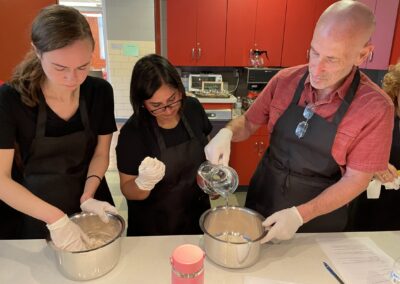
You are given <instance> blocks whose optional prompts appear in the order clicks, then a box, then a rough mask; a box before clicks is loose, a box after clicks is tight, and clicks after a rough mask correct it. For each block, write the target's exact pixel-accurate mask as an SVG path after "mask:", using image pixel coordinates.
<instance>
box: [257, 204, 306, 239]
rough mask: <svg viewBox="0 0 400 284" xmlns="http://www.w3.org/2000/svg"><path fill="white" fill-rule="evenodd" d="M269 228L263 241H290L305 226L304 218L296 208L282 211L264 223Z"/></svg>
mask: <svg viewBox="0 0 400 284" xmlns="http://www.w3.org/2000/svg"><path fill="white" fill-rule="evenodd" d="M262 224H263V226H264V227H267V228H269V231H268V233H267V235H266V236H265V237H264V238H263V239H262V240H261V243H262V244H263V243H266V242H269V241H271V240H272V239H276V240H289V239H291V238H293V236H294V234H295V233H296V231H297V230H298V229H299V228H300V226H301V225H303V218H302V217H301V215H300V213H299V211H298V210H297V208H296V207H295V206H293V207H291V208H287V209H283V210H280V211H278V212H275V213H274V214H272V215H271V216H269V217H268V218H267V219H265V221H264V222H263V223H262Z"/></svg>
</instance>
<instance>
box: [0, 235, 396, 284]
mask: <svg viewBox="0 0 400 284" xmlns="http://www.w3.org/2000/svg"><path fill="white" fill-rule="evenodd" d="M323 236H329V237H330V236H334V237H343V238H347V237H354V236H363V237H369V238H370V239H371V240H372V241H374V242H375V243H376V245H377V246H378V247H380V248H381V249H382V250H383V251H385V252H386V253H387V254H388V255H389V256H391V257H393V258H396V257H398V256H400V245H399V243H400V232H369V233H329V234H296V236H295V238H294V239H293V240H290V241H286V242H282V243H280V244H265V245H263V247H262V251H261V257H260V260H259V261H258V262H257V263H256V264H255V265H253V266H252V267H249V268H245V269H226V268H223V267H220V266H218V265H216V264H214V263H213V262H211V261H210V260H208V259H206V261H205V282H204V283H205V284H214V283H217V284H242V283H243V281H244V277H245V276H254V277H259V278H269V279H275V280H281V281H288V282H295V283H307V284H313V283H316V284H337V283H338V282H337V281H336V280H335V279H334V278H333V277H332V275H330V274H329V273H328V272H327V271H326V270H325V269H324V267H323V265H322V261H327V256H326V255H325V254H324V253H323V251H322V250H321V248H320V247H319V245H318V244H317V242H316V237H323ZM201 238H202V237H201V236H199V235H197V236H163V237H124V238H123V239H122V252H121V258H120V261H119V263H118V264H117V266H116V267H115V268H114V269H113V270H112V271H111V272H109V273H108V274H106V275H104V276H103V277H101V278H99V279H95V280H92V281H86V282H80V283H99V284H102V283H107V284H108V283H118V284H123V283H139V284H147V283H148V284H163V283H166V284H168V283H170V276H171V267H170V262H169V257H170V255H171V252H172V251H173V249H174V248H175V247H177V246H179V245H181V244H184V243H192V244H197V245H199V242H200V240H201ZM0 283H13V284H14V283H15V284H19V283H23V284H25V283H27V284H28V283H29V284H31V283H41V284H47V283H48V284H55V283H57V284H59V283H77V282H74V281H70V280H68V279H66V278H64V276H62V275H61V274H60V272H59V271H58V269H57V267H56V263H55V259H54V256H53V254H52V251H50V249H49V248H48V247H47V245H46V243H45V241H44V240H10V241H8V240H1V241H0ZM78 283H79V282H78Z"/></svg>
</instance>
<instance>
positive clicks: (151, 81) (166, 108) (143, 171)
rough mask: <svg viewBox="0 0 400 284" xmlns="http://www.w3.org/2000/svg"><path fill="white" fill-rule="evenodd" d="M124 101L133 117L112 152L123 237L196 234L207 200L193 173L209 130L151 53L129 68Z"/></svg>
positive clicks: (167, 67) (174, 75)
mask: <svg viewBox="0 0 400 284" xmlns="http://www.w3.org/2000/svg"><path fill="white" fill-rule="evenodd" d="M130 99H131V104H132V107H133V111H134V114H133V115H132V116H131V117H130V118H129V120H128V121H127V122H126V123H125V125H124V126H123V127H122V129H121V132H120V135H119V139H118V145H117V148H116V150H117V164H118V170H119V174H120V181H121V191H122V193H123V194H124V196H125V197H126V199H127V203H128V236H143V235H177V234H198V233H201V230H200V227H199V217H200V215H201V214H202V212H204V211H205V210H207V209H208V208H210V201H209V198H208V195H206V194H204V193H203V192H202V191H201V189H200V188H199V187H198V186H197V183H196V173H197V169H198V167H199V166H200V164H201V163H202V162H204V161H205V154H204V151H203V149H204V146H205V145H206V144H207V136H208V134H209V133H210V132H211V129H212V126H211V123H210V121H209V120H208V118H207V115H206V113H205V111H204V109H203V108H202V106H201V104H200V103H199V101H198V100H196V99H194V98H191V97H186V94H185V89H184V87H183V85H182V82H181V80H180V77H179V74H178V72H177V71H176V69H175V68H174V67H173V66H172V65H171V64H170V63H169V62H168V60H166V59H165V58H163V57H161V56H159V55H156V54H152V55H148V56H146V57H143V58H142V59H140V60H139V61H138V62H137V63H136V64H135V67H134V69H133V72H132V78H131V87H130Z"/></svg>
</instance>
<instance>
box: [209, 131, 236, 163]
mask: <svg viewBox="0 0 400 284" xmlns="http://www.w3.org/2000/svg"><path fill="white" fill-rule="evenodd" d="M232 136H233V133H232V130H230V129H228V128H222V129H221V130H220V131H218V133H217V134H216V135H215V136H214V138H213V139H211V141H210V142H208V144H207V145H206V147H205V148H204V152H205V153H206V159H207V160H209V161H210V162H211V163H212V164H214V165H219V164H222V165H224V166H228V164H229V156H230V154H231V140H232Z"/></svg>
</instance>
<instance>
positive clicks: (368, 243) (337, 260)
mask: <svg viewBox="0 0 400 284" xmlns="http://www.w3.org/2000/svg"><path fill="white" fill-rule="evenodd" d="M317 242H318V243H319V245H320V247H321V248H322V250H323V251H324V252H325V254H326V255H327V256H328V258H329V259H330V261H331V263H332V265H331V266H332V269H333V270H334V271H335V272H336V273H337V274H338V275H339V277H341V279H342V280H343V281H344V282H345V283H352V284H377V283H379V284H390V283H391V282H390V272H391V270H392V266H393V262H394V260H393V259H392V258H391V257H389V256H388V255H387V254H386V253H385V252H383V251H382V250H381V249H380V248H379V247H378V246H377V245H376V244H375V243H374V242H373V241H372V240H371V239H369V238H363V237H358V238H356V237H355V238H318V239H317ZM321 267H323V264H322V263H321ZM327 273H328V272H327Z"/></svg>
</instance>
